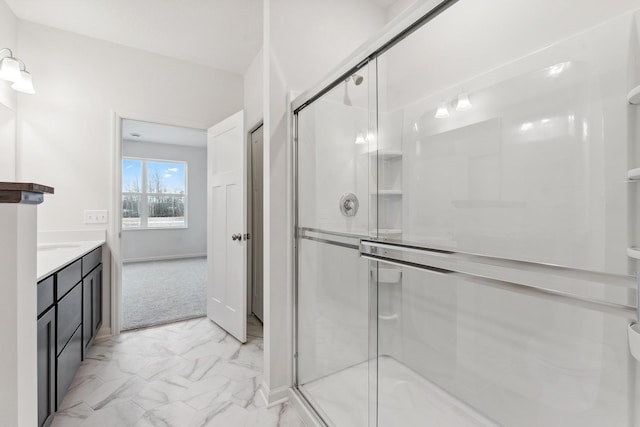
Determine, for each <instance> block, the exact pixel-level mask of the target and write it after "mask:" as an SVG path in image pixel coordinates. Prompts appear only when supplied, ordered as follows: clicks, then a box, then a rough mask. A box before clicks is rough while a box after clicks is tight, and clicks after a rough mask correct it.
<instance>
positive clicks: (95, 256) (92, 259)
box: [82, 247, 102, 277]
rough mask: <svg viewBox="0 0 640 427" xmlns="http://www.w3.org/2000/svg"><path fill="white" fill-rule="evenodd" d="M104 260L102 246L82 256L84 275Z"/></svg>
mask: <svg viewBox="0 0 640 427" xmlns="http://www.w3.org/2000/svg"><path fill="white" fill-rule="evenodd" d="M101 262H102V247H99V248H98V249H95V250H93V251H91V252H89V253H88V254H86V255H85V256H83V257H82V277H85V276H86V275H87V274H89V273H90V272H91V270H93V269H94V268H96V267H97V266H98V264H100V263H101Z"/></svg>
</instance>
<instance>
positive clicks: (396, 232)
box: [378, 228, 402, 237]
mask: <svg viewBox="0 0 640 427" xmlns="http://www.w3.org/2000/svg"><path fill="white" fill-rule="evenodd" d="M401 234H402V229H401V228H380V229H379V230H378V235H379V236H380V237H395V236H400V235H401Z"/></svg>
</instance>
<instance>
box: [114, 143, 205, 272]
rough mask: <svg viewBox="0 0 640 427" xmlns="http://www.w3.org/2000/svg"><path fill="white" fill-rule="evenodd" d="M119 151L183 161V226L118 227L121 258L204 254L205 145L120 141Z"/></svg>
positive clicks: (127, 259)
mask: <svg viewBox="0 0 640 427" xmlns="http://www.w3.org/2000/svg"><path fill="white" fill-rule="evenodd" d="M122 145H123V147H122V148H123V150H122V155H123V156H126V157H139V158H147V159H155V160H172V161H176V160H177V161H183V162H187V226H188V228H186V229H167V230H158V229H147V230H123V231H122V260H123V261H124V262H127V261H147V260H154V259H170V258H183V257H193V256H206V255H207V149H206V148H198V147H185V146H182V145H173V144H156V143H152V142H140V141H129V140H125V141H123V144H122Z"/></svg>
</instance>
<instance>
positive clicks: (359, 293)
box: [293, 0, 640, 427]
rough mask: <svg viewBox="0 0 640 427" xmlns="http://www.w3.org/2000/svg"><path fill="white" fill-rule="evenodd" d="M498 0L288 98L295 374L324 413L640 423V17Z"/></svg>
mask: <svg viewBox="0 0 640 427" xmlns="http://www.w3.org/2000/svg"><path fill="white" fill-rule="evenodd" d="M489 3H490V4H491V8H490V9H487V8H486V4H487V2H473V1H467V2H465V1H461V2H442V3H441V4H440V5H439V7H438V8H436V9H434V10H433V11H431V12H429V13H428V14H426V15H425V16H423V17H422V18H420V20H419V21H417V22H416V23H415V25H412V26H410V27H409V28H407V30H406V31H405V32H403V33H401V34H398V35H397V36H396V37H394V38H393V39H392V40H391V41H390V42H388V43H385V44H382V45H381V47H380V49H378V50H374V51H373V53H371V54H367V56H366V58H364V59H363V60H362V61H361V62H360V63H359V64H358V65H357V66H355V67H353V68H351V69H349V70H345V72H344V74H342V75H341V76H340V77H339V78H338V79H337V80H334V81H333V82H332V83H330V84H329V85H327V86H326V87H324V88H322V89H320V90H318V91H316V92H315V93H310V94H309V95H308V96H307V95H305V96H302V97H301V98H299V99H298V100H297V101H296V102H294V106H293V132H294V136H295V138H294V140H295V156H294V157H295V228H296V229H295V388H296V390H297V392H298V393H299V394H300V395H301V396H302V397H303V398H304V400H305V401H306V402H307V403H308V404H309V406H310V407H311V408H312V409H313V410H314V411H315V412H316V414H317V415H318V416H319V418H321V419H322V422H324V423H325V424H326V425H329V426H338V427H342V426H347V427H360V426H417V425H421V426H447V427H449V426H476V425H478V426H495V425H504V426H518V427H529V426H563V427H571V426H581V427H584V426H635V425H640V414H638V407H639V406H640V405H638V404H637V401H638V399H640V395H638V393H639V391H638V385H639V384H640V383H639V382H638V378H637V375H638V361H637V359H636V358H635V357H634V356H633V355H632V354H631V352H630V351H629V343H630V342H633V341H634V340H635V339H637V338H638V337H640V335H638V334H635V332H634V330H633V329H632V328H631V327H630V325H631V324H633V323H634V322H635V321H636V320H637V314H636V307H637V303H636V298H637V285H636V272H637V267H638V264H637V262H638V261H637V259H636V256H637V254H640V252H637V251H635V249H634V246H635V245H636V244H637V245H640V234H639V230H638V227H637V223H638V220H637V215H636V212H639V210H638V206H637V204H638V200H639V198H638V197H637V196H638V190H639V189H640V187H638V186H637V185H636V184H635V181H636V179H638V178H640V171H637V172H639V173H635V172H634V171H636V170H635V168H636V167H640V153H639V152H638V150H637V149H636V146H638V144H640V139H639V137H640V134H639V132H638V130H639V128H638V125H639V123H640V121H639V118H640V116H639V111H638V108H640V107H637V106H635V105H634V103H635V102H636V100H635V98H634V96H637V95H634V93H636V92H634V89H635V90H638V89H636V88H637V87H638V86H639V85H640V43H639V42H638V40H639V37H638V29H637V27H638V23H639V20H640V18H639V15H638V14H637V13H636V12H634V11H630V12H628V13H625V14H622V15H619V16H617V17H615V18H614V19H611V20H608V21H606V22H600V23H598V24H597V25H595V26H594V25H593V24H591V25H588V26H587V27H585V28H588V29H579V28H574V29H572V30H567V31H571V33H570V34H565V33H562V32H561V31H560V32H559V31H555V30H554V28H553V25H552V24H550V23H547V22H542V21H538V22H535V21H534V22H520V23H519V24H518V25H516V24H514V22H509V21H508V20H507V19H506V18H507V17H513V16H517V15H518V13H519V12H518V11H517V10H516V9H517V8H518V6H517V4H515V3H523V2H513V1H512V0H492V1H491V2H489ZM533 3H535V2H533ZM480 17H482V19H479V18H480ZM532 19H533V18H532ZM545 25H548V26H549V28H548V32H544V35H543V36H541V37H531V34H530V33H528V31H529V30H530V29H531V28H532V27H536V28H538V30H539V29H540V27H544V26H545ZM554 31H555V32H554ZM537 34H542V33H541V32H538V33H537ZM545 37H546V39H545ZM638 92H640V90H638ZM639 102H640V101H639Z"/></svg>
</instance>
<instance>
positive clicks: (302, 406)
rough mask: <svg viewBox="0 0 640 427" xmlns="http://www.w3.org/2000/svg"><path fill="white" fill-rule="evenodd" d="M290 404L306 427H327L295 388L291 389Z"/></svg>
mask: <svg viewBox="0 0 640 427" xmlns="http://www.w3.org/2000/svg"><path fill="white" fill-rule="evenodd" d="M289 404H290V405H291V407H292V408H293V409H295V410H296V413H297V414H298V416H299V417H300V418H301V419H302V422H304V425H305V426H307V427H325V424H323V423H322V421H321V420H320V419H319V418H318V416H317V415H316V414H315V412H313V409H311V407H309V404H308V403H307V402H306V401H305V400H304V399H303V398H302V396H300V394H299V393H298V392H297V391H295V390H294V389H293V388H290V389H289Z"/></svg>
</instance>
